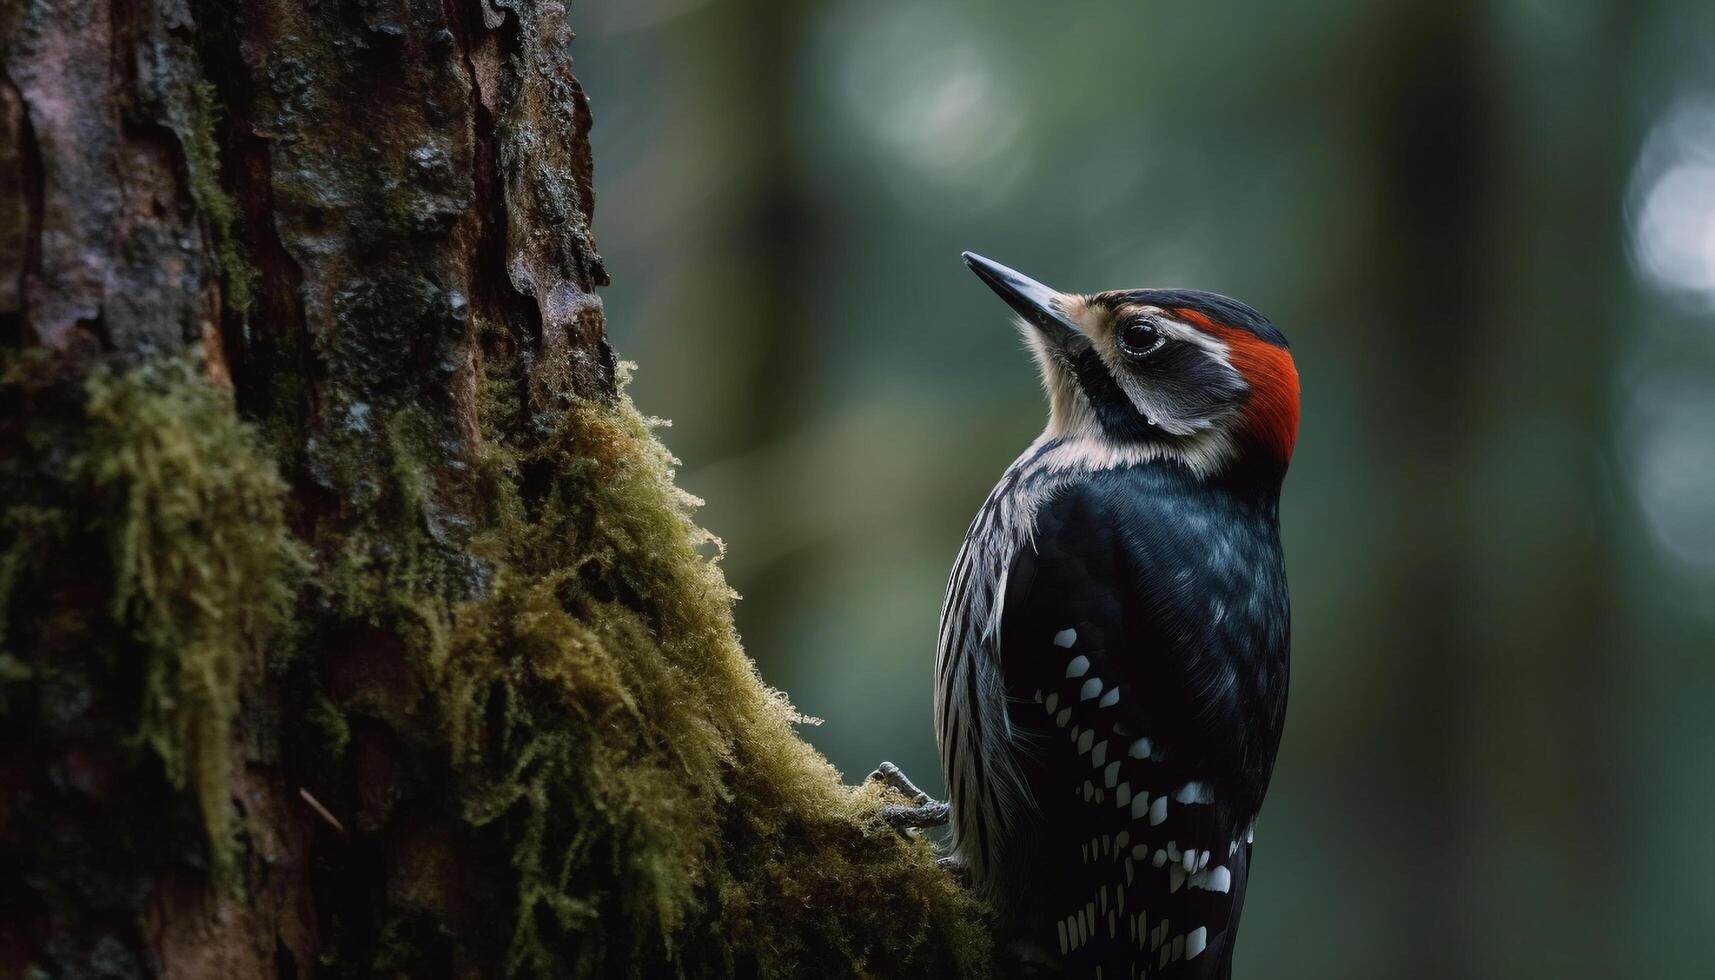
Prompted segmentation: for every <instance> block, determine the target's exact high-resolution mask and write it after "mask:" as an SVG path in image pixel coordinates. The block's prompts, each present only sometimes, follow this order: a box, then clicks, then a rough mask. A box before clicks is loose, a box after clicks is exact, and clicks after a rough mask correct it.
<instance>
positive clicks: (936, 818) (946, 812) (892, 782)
mask: <svg viewBox="0 0 1715 980" xmlns="http://www.w3.org/2000/svg"><path fill="white" fill-rule="evenodd" d="M869 781H870V782H873V783H881V784H882V785H883V786H888V787H891V788H892V789H894V790H895V791H896V792H898V793H899V795H901V796H903V797H905V799H906V801H907V802H906V803H905V804H904V805H901V804H898V803H883V804H882V805H881V819H883V820H885V821H887V823H888V824H889V825H890V826H892V827H893V829H895V830H897V831H899V832H900V833H904V832H905V831H907V830H913V829H917V830H921V829H923V828H926V827H940V826H944V825H945V824H946V823H947V819H948V817H949V816H950V814H951V812H952V809H951V808H950V807H948V806H947V804H945V803H942V802H941V801H940V800H937V799H934V798H932V797H930V795H929V794H928V793H925V792H923V791H922V790H920V789H918V788H917V785H916V784H915V783H913V782H912V781H911V780H910V779H909V778H908V777H907V776H906V775H905V773H903V772H901V771H900V770H899V767H898V766H896V765H894V764H893V763H891V762H883V763H882V764H881V765H879V766H877V767H876V768H875V771H874V772H872V773H870V774H869Z"/></svg>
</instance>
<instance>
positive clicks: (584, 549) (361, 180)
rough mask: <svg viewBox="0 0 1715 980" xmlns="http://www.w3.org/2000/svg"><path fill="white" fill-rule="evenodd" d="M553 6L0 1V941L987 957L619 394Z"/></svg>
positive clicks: (34, 959)
mask: <svg viewBox="0 0 1715 980" xmlns="http://www.w3.org/2000/svg"><path fill="white" fill-rule="evenodd" d="M571 41H572V32H571V29H570V26H569V24H568V22H567V12H566V10H565V9H564V7H563V5H562V4H560V3H550V2H538V0H444V2H443V0H344V2H332V0H322V2H307V0H296V2H294V0H248V2H243V3H234V2H224V0H92V2H83V0H0V59H3V60H0V72H3V77H0V129H3V132H0V156H3V157H4V158H5V159H4V160H3V161H0V357H3V365H0V370H3V372H4V373H3V376H0V630H3V632H0V744H4V745H5V746H6V750H5V752H4V755H3V757H0V978H6V977H23V976H31V977H133V976H145V975H156V974H159V975H164V976H179V977H190V976H221V977H226V978H249V977H273V978H278V977H303V976H310V975H312V974H317V975H328V976H339V975H352V976H357V975H365V976H367V975H374V974H391V975H409V976H414V977H418V976H461V977H466V976H468V977H489V976H496V975H501V974H506V975H513V974H528V975H553V976H562V975H570V976H603V977H605V976H623V975H651V976H652V975H659V974H683V975H687V976H753V975H761V976H799V975H814V974H827V975H867V976H889V975H897V976H927V975H956V974H975V973H980V972H983V971H985V970H986V969H987V957H988V940H987V938H986V933H985V931H984V929H983V927H982V920H981V917H980V910H978V909H977V908H976V907H975V905H974V904H973V903H972V902H971V901H970V900H969V899H967V898H966V897H964V896H963V894H962V893H961V892H960V891H959V889H958V888H957V887H956V885H955V884H954V883H953V882H952V880H951V879H950V878H949V877H947V876H946V875H944V874H942V873H941V872H940V871H939V870H938V869H936V868H935V867H934V865H933V862H932V855H931V853H930V852H929V849H928V848H927V846H926V845H924V844H923V843H921V842H917V841H908V840H905V839H903V838H901V837H899V836H898V835H897V834H895V833H893V832H892V831H891V830H889V829H887V828H886V827H885V826H883V825H882V824H881V823H880V822H879V821H878V819H877V817H876V804H877V802H878V796H877V791H875V790H873V789H862V790H851V789H848V788H846V787H844V786H843V785H842V784H841V781H840V779H839V777H838V774H836V773H835V772H834V771H833V769H832V768H831V767H830V766H829V765H828V764H827V763H826V762H825V761H824V760H823V759H822V758H821V757H820V756H819V755H818V754H817V753H816V752H815V751H814V750H813V749H811V748H810V747H809V746H808V745H806V744H805V743H804V742H803V741H802V740H800V739H799V738H798V737H797V735H796V734H795V733H794V731H793V727H792V726H793V724H794V723H795V721H797V720H798V719H797V718H796V716H795V715H794V713H793V712H792V710H791V708H790V707H789V706H788V705H787V703H786V702H785V701H784V700H783V699H782V698H781V697H780V696H778V695H777V694H775V693H774V692H772V691H770V690H769V689H768V688H767V687H765V686H764V685H763V684H762V683H761V682H760V681H759V680H758V678H757V677H756V674H755V671H754V670H753V668H752V666H751V664H750V662H749V661H748V660H747V659H746V658H745V656H744V654H743V652H742V650H741V649H740V648H739V646H738V642H737V639H736V637H735V635H734V633H733V629H732V620H731V611H730V600H731V595H730V592H729V590H728V589H727V588H726V586H725V583H724V582H723V580H722V578H721V575H720V572H719V570H718V568H717V566H716V565H715V564H714V560H713V556H712V554H711V552H712V550H713V548H712V547H710V546H711V545H712V544H713V542H712V539H710V538H709V537H708V536H707V535H706V534H704V533H703V532H702V531H700V530H698V529H697V528H696V527H695V525H694V524H693V523H692V522H691V520H690V519H689V516H688V511H689V501H688V500H687V498H685V497H684V496H683V495H682V494H680V493H679V491H677V490H676V489H675V488H674V486H673V484H672V480H671V471H670V466H671V462H672V461H671V459H670V457H669V456H668V455H667V454H666V452H665V451H664V450H663V449H662V448H661V447H660V446H659V444H657V443H656V442H655V441H654V439H653V437H652V436H651V435H650V432H649V428H648V423H647V422H646V421H645V420H644V419H642V418H641V417H640V416H639V415H638V414H637V413H636V412H635V411H634V410H633V409H632V408H631V406H630V405H629V403H628V402H627V401H626V400H625V398H624V397H623V395H622V394H621V393H620V391H619V388H620V386H621V382H622V375H623V371H622V370H621V369H618V368H616V365H615V361H614V357H613V354H612V351H611V350H610V349H609V347H608V345H607V342H606V340H605V339H604V321H603V316H602V308H601V303H600V300H599V299H598V298H597V297H596V295H595V292H594V290H595V288H596V287H598V286H600V285H603V284H604V283H605V281H606V274H605V272H604V271H603V269H602V264H601V259H600V257H599V256H598V255H597V253H596V250H595V246H594V243H593V240H592V238H591V234H590V224H589V220H590V214H591V207H592V201H591V193H590V166H591V163H590V151H589V142H588V139H587V133H588V128H589V107H588V103H587V101H586V100H585V98H584V94H583V92H582V90H581V89H580V88H579V86H578V82H577V79H576V78H574V77H573V75H572V72H571V57H570V53H569V46H570V44H571Z"/></svg>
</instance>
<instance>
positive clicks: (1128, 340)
mask: <svg viewBox="0 0 1715 980" xmlns="http://www.w3.org/2000/svg"><path fill="white" fill-rule="evenodd" d="M1165 343H1167V338H1166V337H1163V336H1162V335H1161V331H1159V330H1157V329H1155V324H1153V323H1151V322H1150V321H1148V320H1145V319H1141V318H1139V319H1136V320H1127V321H1126V322H1125V323H1124V324H1123V325H1122V326H1121V327H1120V329H1119V344H1120V350H1122V351H1125V353H1126V356H1127V357H1146V356H1148V355H1150V354H1153V353H1155V352H1156V351H1157V350H1159V349H1161V345H1162V344H1165Z"/></svg>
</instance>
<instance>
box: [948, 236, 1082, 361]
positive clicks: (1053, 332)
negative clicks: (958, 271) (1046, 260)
mask: <svg viewBox="0 0 1715 980" xmlns="http://www.w3.org/2000/svg"><path fill="white" fill-rule="evenodd" d="M964 256H965V264H966V265H968V266H970V267H971V271H972V272H974V273H976V274H977V278H978V279H981V280H982V281H983V282H985V283H988V287H989V288H990V289H992V290H994V291H995V292H996V293H998V294H1000V298H1001V299H1004V300H1006V305H1008V306H1010V307H1012V308H1013V309H1014V310H1015V311H1017V313H1018V315H1019V316H1021V317H1024V319H1025V320H1027V321H1029V323H1030V324H1031V325H1032V326H1034V327H1036V329H1038V330H1040V331H1042V333H1043V334H1044V335H1046V337H1047V339H1049V340H1051V341H1054V342H1055V343H1057V344H1059V345H1061V346H1065V345H1066V344H1067V343H1069V342H1070V341H1072V340H1073V339H1074V338H1077V337H1079V336H1081V335H1082V331H1081V330H1079V329H1078V324H1077V323H1076V322H1074V321H1073V320H1072V318H1071V317H1069V316H1067V315H1066V307H1065V305H1064V301H1063V300H1062V298H1061V294H1060V293H1058V292H1056V291H1055V290H1052V289H1049V288H1048V287H1047V286H1044V285H1042V284H1041V283H1039V282H1037V281H1036V280H1034V279H1032V278H1030V277H1029V276H1027V275H1025V274H1024V273H1022V272H1014V271H1013V270H1011V269H1008V268H1007V267H1006V266H1004V265H1001V264H1000V263H999V262H995V261H992V260H989V259H985V258H983V257H982V256H980V255H978V254H976V253H975V252H966V253H964Z"/></svg>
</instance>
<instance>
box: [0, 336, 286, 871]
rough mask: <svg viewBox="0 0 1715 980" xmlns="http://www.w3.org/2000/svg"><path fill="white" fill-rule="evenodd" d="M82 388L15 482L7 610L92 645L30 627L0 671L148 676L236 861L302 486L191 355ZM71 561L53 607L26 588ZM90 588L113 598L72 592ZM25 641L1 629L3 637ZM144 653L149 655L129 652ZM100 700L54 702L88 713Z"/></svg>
mask: <svg viewBox="0 0 1715 980" xmlns="http://www.w3.org/2000/svg"><path fill="white" fill-rule="evenodd" d="M80 395H81V403H80V404H79V405H77V406H76V407H75V408H73V409H72V410H71V412H72V415H71V416H69V417H66V418H56V417H53V416H52V415H51V414H44V413H39V414H38V415H37V416H36V417H34V418H33V419H32V426H33V428H32V430H31V432H30V433H29V436H30V441H31V443H33V444H34V445H35V446H36V447H37V448H38V449H39V450H41V454H40V455H36V457H35V458H34V459H33V460H32V461H31V462H32V463H33V464H34V465H33V466H27V464H21V465H20V466H16V467H7V469H6V472H5V473H4V474H3V476H4V480H3V481H0V482H3V483H4V485H5V487H6V489H7V494H8V497H9V499H8V501H7V504H6V506H5V507H4V508H3V510H0V528H3V529H4V532H5V534H4V538H3V540H4V543H5V546H4V548H3V549H0V609H4V610H5V611H6V612H7V614H8V615H7V616H6V617H4V624H5V625H17V624H18V623H28V624H30V627H31V629H32V630H34V631H35V632H36V633H37V634H41V631H42V630H44V629H48V630H50V631H51V633H52V635H58V636H76V637H83V638H84V639H83V640H81V641H79V642H77V644H76V645H77V646H79V647H82V648H86V649H88V650H90V651H92V652H91V653H90V654H89V655H88V657H86V658H85V659H83V660H80V661H78V662H76V663H73V662H71V661H64V660H61V661H55V660H52V659H51V658H50V659H49V660H46V661H42V660H41V658H42V657H44V656H45V654H44V653H43V652H42V650H41V649H39V648H33V647H32V646H31V645H30V644H28V643H25V644H24V645H22V646H19V647H17V648H16V649H9V650H7V651H6V653H5V657H4V661H5V665H6V667H5V670H4V671H3V672H0V673H4V675H5V676H4V677H3V678H0V683H4V682H5V681H8V680H9V681H11V682H12V683H14V684H16V683H18V682H19V681H23V680H25V679H26V678H29V677H33V676H35V675H36V674H38V673H40V674H41V675H42V676H43V677H45V678H48V679H51V680H53V681H54V682H55V683H57V684H59V685H60V686H61V687H63V688H66V689H68V690H74V691H82V690H93V689H94V685H97V684H98V683H100V682H101V681H102V680H104V679H105V678H103V677H101V676H100V674H102V673H107V672H111V674H112V676H114V677H126V678H128V677H139V678H141V687H140V689H138V690H136V691H135V692H134V694H133V695H132V696H133V697H134V698H135V699H136V700H135V702H134V703H135V704H136V712H135V714H134V715H133V716H132V717H134V719H135V727H134V736H135V739H136V741H137V742H138V743H139V744H141V745H144V746H146V747H147V748H148V749H149V750H151V751H152V752H153V754H154V755H156V756H157V757H158V758H159V759H160V761H161V763H162V765H163V767H164V770H165V774H166V776H167V778H168V780H169V781H170V782H171V783H172V784H173V785H174V786H176V787H178V788H180V789H189V790H190V791H191V792H192V793H193V794H194V796H195V798H196V800H197V803H198V807H199V809H200V812H201V816H202V821H203V824H204V828H205V830H206V832H207V839H208V845H209V849H210V853H211V863H212V865H213V866H214V867H215V869H216V871H217V872H218V873H219V874H221V875H223V876H225V875H226V874H227V873H228V872H230V871H231V870H232V869H233V857H234V853H235V852H234V841H233V834H234V832H235V826H234V819H233V814H232V807H231V803H230V802H229V799H228V789H229V780H230V773H231V769H232V766H233V764H234V763H233V758H232V752H233V737H232V722H233V718H234V717H235V715H236V714H237V712H238V707H239V681H240V675H241V673H242V671H243V670H244V668H245V664H246V662H247V661H248V660H249V659H250V655H251V654H252V652H254V651H257V650H259V649H260V644H262V643H263V642H264V641H265V640H266V639H267V638H268V637H269V636H270V635H271V634H273V633H274V632H275V631H276V630H277V628H278V627H279V625H280V624H281V623H282V622H283V621H284V619H285V617H286V614H287V611H288V607H289V605H290V602H291V597H292V589H291V585H290V583H291V580H292V577H293V575H294V573H295V570H296V566H297V564H298V562H299V561H301V559H300V558H299V556H298V553H297V551H296V548H295V546H294V545H293V544H292V542H291V538H290V536H289V535H288V533H287V531H286V528H285V521H284V516H283V510H282V507H283V502H284V500H285V494H286V488H285V485H284V483H283V482H282V481H281V480H280V478H279V477H278V475H276V473H275V471H274V467H273V465H272V464H271V463H270V462H269V461H268V460H267V458H266V457H265V456H264V455H263V454H262V453H261V452H260V450H259V448H258V442H257V439H256V437H255V436H254V434H253V433H252V432H251V431H250V429H249V428H248V427H246V426H245V425H243V424H242V423H240V422H239V421H238V419H237V418H236V416H235V414H234V412H233V409H232V404H231V400H230V397H229V395H228V393H226V392H225V391H223V390H218V389H215V388H213V387H211V386H209V385H208V384H207V383H205V382H203V381H202V380H201V379H200V378H198V377H197V376H196V374H195V373H194V371H193V370H192V369H191V368H190V367H188V366H186V365H183V364H179V363H171V364H158V365H153V366H150V367H144V368H139V369H136V370H133V371H131V372H128V373H124V374H114V373H111V372H109V371H107V370H105V369H102V370H98V371H96V372H95V373H94V374H92V375H91V376H90V377H89V379H88V381H87V383H85V384H84V385H83V390H82V391H81V392H80ZM92 552H93V554H92ZM92 562H93V564H92ZM80 566H81V567H80ZM68 568H77V569H78V577H79V580H78V583H77V588H76V590H75V591H70V590H67V589H66V587H65V586H63V585H60V586H55V587H53V589H52V590H51V591H49V592H48V593H46V594H45V595H40V596H36V600H37V601H40V600H41V599H44V598H45V599H48V600H50V602H53V603H54V604H53V605H50V606H48V607H46V608H42V607H39V606H33V607H31V608H18V607H17V605H16V604H15V603H14V601H13V600H14V598H15V594H16V593H17V592H18V591H19V590H20V588H21V587H22V586H23V585H24V577H25V576H30V577H32V578H39V577H42V576H44V575H53V574H58V573H59V572H60V571H61V570H65V569H68ZM79 595H88V596H91V597H99V598H97V599H96V601H97V602H99V603H105V607H104V608H103V607H101V606H99V605H98V607H97V608H95V609H93V610H91V609H83V610H81V611H80V610H78V609H76V608H73V605H72V604H64V605H62V604H60V602H61V600H64V599H67V598H71V599H75V598H76V597H77V596H79ZM74 618H80V619H81V621H79V622H76V623H74V622H73V619H74ZM37 639H38V640H39V639H41V636H40V635H38V636H37ZM10 640H11V637H9V636H8V635H6V633H5V632H0V643H7V642H8V641H10ZM133 657H140V658H141V659H142V663H141V664H140V665H132V664H127V663H124V662H123V661H124V660H125V659H126V658H133ZM137 666H140V669H136V667H137ZM85 670H87V671H92V672H95V674H94V675H93V676H83V674H82V672H83V671H85ZM67 685H69V687H67ZM84 699H85V696H83V695H79V696H78V697H77V698H74V699H72V702H71V703H69V704H68V705H65V706H59V707H56V706H55V705H54V704H52V703H49V704H47V705H46V706H45V708H44V709H43V710H45V711H46V712H47V713H48V714H49V715H50V716H53V717H62V718H65V719H74V718H77V717H79V716H80V713H81V711H82V709H80V708H77V707H76V703H77V702H79V701H82V700H84ZM81 737H85V738H87V737H88V732H87V731H85V732H84V734H83V735H82V736H81Z"/></svg>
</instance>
